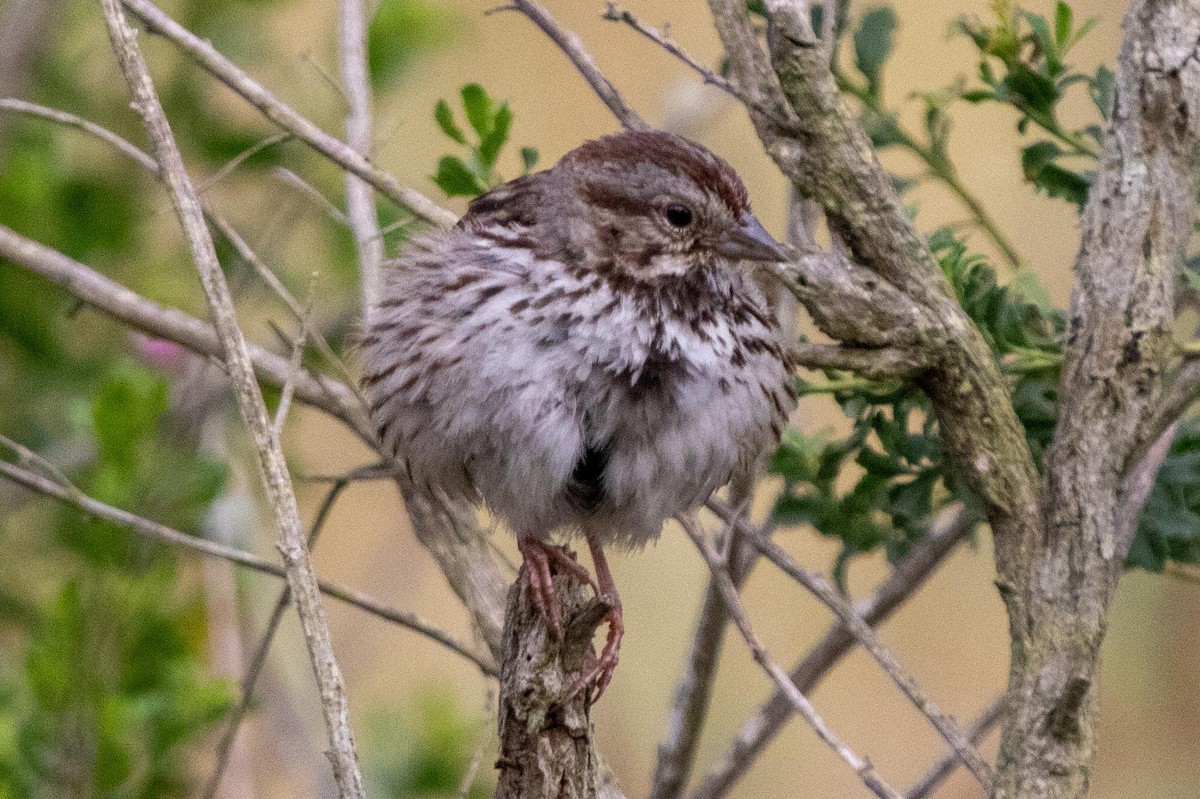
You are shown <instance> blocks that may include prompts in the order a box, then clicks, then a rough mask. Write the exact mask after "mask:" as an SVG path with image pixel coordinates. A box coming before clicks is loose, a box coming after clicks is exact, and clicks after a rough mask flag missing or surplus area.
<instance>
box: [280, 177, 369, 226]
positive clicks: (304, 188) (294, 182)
mask: <svg viewBox="0 0 1200 799" xmlns="http://www.w3.org/2000/svg"><path fill="white" fill-rule="evenodd" d="M271 171H272V172H273V173H274V175H275V177H276V178H278V179H279V181H280V182H281V183H283V184H284V185H286V186H288V187H290V188H293V189H295V190H296V191H298V192H300V194H302V195H303V196H304V197H305V199H308V200H310V201H312V203H313V204H314V205H317V206H320V208H321V210H322V211H324V212H325V213H326V214H328V216H329V218H330V219H332V220H333V221H334V222H337V223H338V224H339V225H342V226H344V227H350V218H349V217H348V216H346V214H344V213H343V212H342V209H340V208H338V207H337V206H336V205H334V204H333V202H332V201H331V200H330V199H329V198H328V197H326V196H325V195H324V194H322V193H321V192H320V191H319V190H318V189H317V188H316V187H315V186H313V185H312V184H311V183H309V182H308V181H307V180H305V179H304V178H302V177H300V176H299V175H297V174H296V173H295V172H293V171H292V170H290V169H288V168H287V167H284V166H277V167H275V168H274V169H273V170H271Z"/></svg>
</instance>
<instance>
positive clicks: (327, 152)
mask: <svg viewBox="0 0 1200 799" xmlns="http://www.w3.org/2000/svg"><path fill="white" fill-rule="evenodd" d="M121 2H122V4H123V5H124V6H125V7H126V8H127V9H129V11H130V12H131V13H132V14H134V15H135V16H136V17H137V18H138V19H140V20H141V21H142V23H143V24H144V25H145V26H146V28H147V30H149V31H150V32H151V33H154V34H156V35H159V36H162V37H164V38H166V39H168V40H169V41H171V42H172V43H173V44H174V45H176V46H177V47H178V48H179V49H180V50H181V51H183V52H184V53H185V54H187V55H188V56H189V57H191V58H192V60H194V61H195V62H196V63H197V64H198V65H199V66H200V67H201V68H203V69H204V70H205V71H206V72H208V73H209V74H210V75H212V76H213V77H215V78H216V79H217V80H219V81H221V82H222V83H224V84H225V85H226V86H228V87H229V88H231V89H233V90H234V91H235V92H237V94H239V95H240V96H241V97H242V98H244V99H245V100H246V101H247V102H249V103H250V104H251V105H253V106H254V107H255V108H257V109H258V110H259V111H260V112H261V113H262V114H263V116H265V117H266V118H267V119H269V120H271V121H272V122H274V123H275V124H276V125H278V126H279V127H281V128H283V129H284V130H287V131H289V132H291V133H293V134H294V135H295V136H296V138H298V139H300V140H301V141H303V142H304V143H305V144H307V145H308V146H310V147H311V148H313V149H314V150H316V151H317V152H318V153H320V154H321V155H324V156H325V157H326V158H328V159H329V160H331V161H333V162H334V163H336V164H338V165H339V166H341V167H342V168H344V169H346V170H348V171H349V172H351V173H353V174H355V175H357V176H358V177H360V178H362V179H363V180H365V181H366V182H367V183H370V184H371V185H372V186H374V187H375V188H376V189H377V190H378V191H379V192H380V193H381V194H383V195H384V196H385V197H387V198H388V199H390V200H392V201H393V202H395V203H397V204H398V205H400V206H401V207H403V208H407V209H408V210H409V211H411V212H412V213H413V214H415V215H416V216H418V217H420V218H421V219H423V220H425V221H426V222H428V223H430V224H431V225H439V226H442V227H447V226H449V225H453V224H454V222H455V216H454V214H452V213H450V212H449V211H447V210H445V209H443V208H441V207H440V206H438V205H437V204H436V203H434V202H433V201H432V200H430V199H429V198H428V197H426V196H425V195H423V194H421V193H420V192H417V191H415V190H413V189H410V188H408V187H406V186H403V185H401V184H400V182H399V181H397V180H396V178H395V177H393V176H392V175H389V174H388V173H386V172H384V171H383V170H381V169H379V168H378V167H376V166H374V165H373V164H371V162H370V161H368V160H367V159H366V158H364V157H363V156H362V155H361V154H359V153H358V152H356V151H355V150H354V149H353V148H351V147H349V146H347V144H346V143H345V142H343V141H341V140H339V139H338V138H337V137H335V136H331V135H329V134H328V133H326V132H325V131H323V130H321V129H320V128H318V127H317V126H316V125H314V124H313V123H312V122H310V121H309V120H308V119H307V118H306V117H304V116H302V115H301V114H299V113H297V112H296V111H295V110H294V109H293V108H292V107H291V106H289V105H287V104H286V103H284V102H283V101H281V100H279V99H278V98H277V97H275V95H273V94H271V93H270V92H269V91H267V90H266V89H265V88H263V86H262V84H260V83H258V82H257V81H255V80H254V79H253V78H251V77H250V76H249V75H247V74H246V73H245V72H243V71H242V70H241V69H239V68H238V67H237V66H236V65H235V64H234V63H233V62H232V61H230V60H229V59H227V58H225V56H223V55H221V54H220V53H219V52H217V50H216V48H214V47H213V46H212V45H211V44H209V43H208V42H206V41H204V40H202V39H200V38H199V37H197V36H196V35H195V34H193V33H192V32H191V31H189V30H187V29H186V28H184V27H183V26H182V25H180V24H179V23H177V22H176V21H175V20H173V19H171V18H170V17H169V16H167V15H166V14H164V13H163V12H162V11H161V10H159V9H158V8H157V7H155V6H154V5H153V4H151V3H149V2H146V0H121Z"/></svg>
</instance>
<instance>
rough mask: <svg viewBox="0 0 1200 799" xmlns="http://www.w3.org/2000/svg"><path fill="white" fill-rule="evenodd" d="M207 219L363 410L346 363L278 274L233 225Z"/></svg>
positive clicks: (364, 400) (221, 220) (359, 396)
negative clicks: (281, 305)
mask: <svg viewBox="0 0 1200 799" xmlns="http://www.w3.org/2000/svg"><path fill="white" fill-rule="evenodd" d="M209 222H210V223H212V225H213V227H215V228H216V229H217V232H218V233H220V234H221V236H222V237H224V239H225V240H226V241H228V242H229V244H230V245H231V246H232V247H233V249H234V250H235V251H236V252H237V254H238V257H239V258H241V259H242V260H243V261H245V262H246V263H248V264H250V266H251V267H253V269H254V271H255V272H257V273H258V276H259V277H260V278H262V281H263V282H264V283H266V284H267V287H268V288H270V289H271V291H273V292H275V295H276V296H277V297H279V299H281V300H283V303H284V305H286V306H287V307H288V310H290V311H291V312H292V315H293V316H295V317H296V321H297V322H299V323H300V324H301V325H303V326H304V328H305V336H306V337H307V339H308V342H309V343H310V344H312V345H313V346H314V347H316V348H317V352H319V353H321V356H322V357H323V358H324V359H325V361H326V363H328V364H329V365H330V366H332V367H333V368H335V369H337V370H338V372H340V373H341V376H342V379H343V380H346V381H347V382H346V387H347V388H349V389H350V391H352V392H353V393H354V395H355V397H356V398H357V399H358V402H359V404H360V405H361V406H362V408H364V409H365V408H366V407H367V401H366V399H364V398H363V396H362V394H360V393H359V390H358V385H357V381H356V380H355V378H354V375H352V374H351V373H350V369H349V368H347V366H346V362H345V361H343V360H342V359H341V357H340V356H339V355H338V354H337V353H336V352H334V351H333V347H331V346H329V341H328V340H327V339H326V338H325V335H324V334H323V333H322V332H321V331H320V330H319V329H318V328H317V326H316V325H314V324H312V319H311V315H309V316H306V314H305V311H304V307H305V306H304V305H302V304H301V303H300V301H299V300H297V299H296V297H295V296H294V295H293V294H292V293H291V292H290V291H288V289H287V286H285V285H283V281H281V280H280V279H279V276H278V275H276V274H275V272H273V271H272V270H271V268H270V267H269V266H267V265H266V263H264V262H263V260H262V259H261V258H259V257H258V253H256V252H254V250H252V249H251V248H250V245H249V244H247V243H246V240H245V239H244V238H242V236H241V234H239V233H238V232H237V231H236V230H234V228H233V225H231V224H229V222H228V221H226V220H225V219H224V218H222V217H209Z"/></svg>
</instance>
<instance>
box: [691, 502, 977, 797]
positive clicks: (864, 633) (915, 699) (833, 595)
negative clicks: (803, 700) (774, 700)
mask: <svg viewBox="0 0 1200 799" xmlns="http://www.w3.org/2000/svg"><path fill="white" fill-rule="evenodd" d="M711 507H713V508H714V510H715V509H717V508H719V509H720V510H718V511H717V513H718V515H719V516H720V517H721V518H722V519H723V520H725V521H726V523H728V524H736V525H737V526H739V527H741V528H742V529H743V530H744V531H745V533H746V536H747V538H748V539H749V540H750V541H751V542H753V543H754V545H755V546H757V547H758V549H759V551H760V552H761V553H762V554H763V555H764V556H766V558H767V560H769V561H771V562H772V563H774V564H775V565H776V566H778V567H779V568H780V569H781V570H782V571H783V572H784V573H785V574H787V575H788V576H789V577H791V578H792V579H793V580H795V581H796V582H798V583H800V585H802V586H803V587H804V588H805V589H806V590H807V591H808V592H809V593H811V594H812V595H813V596H815V597H816V598H817V599H819V600H820V601H821V604H823V605H825V607H827V608H829V610H831V611H833V614H834V615H835V616H837V617H838V619H839V620H840V621H841V622H842V624H843V625H845V626H846V628H847V629H848V630H849V631H850V633H851V634H852V635H853V636H854V637H855V638H856V639H857V640H858V642H859V643H860V644H861V645H862V647H863V649H865V650H867V653H868V654H870V655H871V657H872V658H874V660H875V662H876V663H878V664H879V667H880V668H881V669H883V671H884V672H885V673H886V674H887V675H888V677H890V678H891V680H892V682H894V683H895V684H896V686H897V687H898V688H899V689H900V690H901V692H903V693H904V695H905V696H907V697H908V699H909V701H910V702H912V703H913V705H914V706H915V707H916V708H917V710H919V711H920V712H921V714H922V715H924V716H925V718H927V719H929V722H930V723H931V724H932V725H933V727H934V729H936V730H937V731H938V733H939V734H940V735H941V736H942V738H944V739H945V741H946V743H948V744H950V746H952V747H953V748H954V749H955V750H956V751H957V752H958V754H959V756H960V757H961V758H962V761H963V763H965V764H966V766H967V768H969V769H970V770H971V773H972V774H974V775H975V778H976V779H977V780H979V782H980V784H982V785H983V786H984V787H985V788H986V787H987V786H988V785H989V784H990V783H991V780H992V768H991V766H990V765H989V764H988V763H987V761H986V760H984V759H983V758H982V757H981V756H980V755H979V753H978V752H976V751H975V749H974V747H972V746H971V744H970V742H969V741H968V740H967V736H966V734H965V733H964V732H963V731H962V729H961V728H960V727H959V726H958V724H957V723H955V721H954V720H953V719H951V718H950V717H949V716H947V715H945V714H943V713H942V711H941V710H940V709H939V708H938V706H937V705H936V704H935V703H934V702H933V701H932V700H930V699H929V697H927V696H925V692H924V691H922V690H921V687H920V686H919V685H917V681H916V680H915V679H914V678H913V676H912V675H911V674H909V673H908V672H906V671H905V670H904V667H903V666H901V665H900V662H899V661H898V660H897V659H896V656H895V655H893V654H892V653H891V651H890V650H889V649H888V648H887V647H885V646H884V645H883V642H882V641H880V640H879V636H877V635H876V634H875V631H874V630H873V629H871V626H870V625H869V624H867V623H866V622H865V621H864V620H863V618H862V616H859V615H858V614H857V613H856V612H855V610H854V607H853V606H851V604H850V603H849V602H847V601H846V599H845V597H844V596H842V594H841V593H840V592H839V591H838V590H837V588H835V587H834V586H833V584H832V583H830V582H829V581H828V580H827V579H825V577H824V576H822V575H820V574H815V573H813V572H810V571H808V570H807V569H805V568H804V567H803V566H801V565H800V564H799V563H797V562H796V560H795V559H794V558H792V556H791V555H789V554H788V553H787V552H786V551H784V549H783V548H782V547H780V546H779V545H778V544H776V543H775V542H774V541H772V540H771V539H770V538H768V537H767V536H764V535H762V533H761V531H759V530H756V529H755V528H754V527H753V526H752V525H749V524H746V523H745V522H744V521H742V520H740V519H738V518H737V515H736V514H734V513H731V512H730V510H729V508H728V507H726V506H724V505H722V504H720V503H715V502H714V503H712V504H711ZM789 684H790V682H789Z"/></svg>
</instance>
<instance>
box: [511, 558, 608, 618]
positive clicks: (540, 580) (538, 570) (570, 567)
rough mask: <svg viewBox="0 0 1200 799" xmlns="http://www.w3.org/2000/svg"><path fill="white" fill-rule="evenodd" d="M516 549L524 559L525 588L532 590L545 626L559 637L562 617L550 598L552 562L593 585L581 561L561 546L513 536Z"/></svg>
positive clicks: (552, 584)
mask: <svg viewBox="0 0 1200 799" xmlns="http://www.w3.org/2000/svg"><path fill="white" fill-rule="evenodd" d="M517 548H518V549H520V550H521V557H522V558H524V559H525V574H526V575H527V577H528V579H529V589H530V591H532V592H533V604H534V606H535V607H536V608H537V609H538V612H539V613H541V614H542V618H543V619H545V620H546V626H547V627H549V628H550V631H551V632H552V633H553V634H554V635H555V636H557V637H562V631H563V627H562V616H561V615H560V614H559V610H558V603H557V602H556V601H555V600H554V576H553V575H552V574H551V572H550V563H551V561H553V562H554V563H556V564H557V565H558V566H559V567H561V568H562V569H563V570H565V571H568V572H570V573H571V574H573V575H575V577H577V578H578V579H579V582H581V583H585V584H586V585H590V586H591V587H592V589H593V590H595V589H596V584H595V583H594V582H593V581H592V576H591V575H590V574H588V571H587V569H585V568H584V567H583V566H582V565H581V564H579V563H578V562H577V561H576V560H575V558H574V557H572V556H571V555H570V554H569V553H568V552H567V551H566V550H565V549H563V548H562V547H556V546H554V545H553V544H547V543H546V542H545V541H543V540H542V539H540V538H538V537H537V536H535V535H520V536H517Z"/></svg>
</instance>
